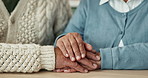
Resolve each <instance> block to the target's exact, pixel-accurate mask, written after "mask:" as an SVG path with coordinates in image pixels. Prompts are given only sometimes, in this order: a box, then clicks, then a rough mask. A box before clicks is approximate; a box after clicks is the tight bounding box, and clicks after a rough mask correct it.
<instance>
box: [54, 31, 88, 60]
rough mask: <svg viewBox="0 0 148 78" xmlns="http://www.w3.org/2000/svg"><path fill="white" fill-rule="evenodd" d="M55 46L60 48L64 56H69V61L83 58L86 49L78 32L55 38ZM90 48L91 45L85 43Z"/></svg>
mask: <svg viewBox="0 0 148 78" xmlns="http://www.w3.org/2000/svg"><path fill="white" fill-rule="evenodd" d="M56 45H57V47H59V48H60V50H61V51H62V53H63V55H64V56H65V57H70V59H71V61H76V60H80V59H81V58H85V56H86V50H85V45H87V43H84V41H83V40H82V37H81V35H80V34H78V33H68V34H67V35H65V36H63V37H61V38H60V39H59V40H57V44H56ZM87 46H88V47H89V49H91V47H90V46H91V45H87Z"/></svg>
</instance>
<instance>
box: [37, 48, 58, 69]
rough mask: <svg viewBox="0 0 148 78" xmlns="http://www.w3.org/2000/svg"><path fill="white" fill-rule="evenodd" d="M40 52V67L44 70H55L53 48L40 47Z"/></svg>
mask: <svg viewBox="0 0 148 78" xmlns="http://www.w3.org/2000/svg"><path fill="white" fill-rule="evenodd" d="M40 51H41V55H40V58H41V67H42V69H46V70H54V69H55V53H54V46H42V47H41V48H40Z"/></svg>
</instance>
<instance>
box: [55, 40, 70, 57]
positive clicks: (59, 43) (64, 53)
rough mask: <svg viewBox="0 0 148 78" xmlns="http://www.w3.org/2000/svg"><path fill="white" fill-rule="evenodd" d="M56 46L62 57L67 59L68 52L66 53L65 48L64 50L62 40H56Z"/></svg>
mask: <svg viewBox="0 0 148 78" xmlns="http://www.w3.org/2000/svg"><path fill="white" fill-rule="evenodd" d="M57 46H58V47H59V49H60V50H61V51H62V53H63V55H64V56H65V57H68V56H69V55H68V52H67V51H66V48H65V46H64V43H63V41H62V40H58V41H57Z"/></svg>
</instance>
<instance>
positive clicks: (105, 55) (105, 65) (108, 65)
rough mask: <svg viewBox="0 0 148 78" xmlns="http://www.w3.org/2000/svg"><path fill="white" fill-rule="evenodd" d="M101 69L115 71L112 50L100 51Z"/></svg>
mask: <svg viewBox="0 0 148 78" xmlns="http://www.w3.org/2000/svg"><path fill="white" fill-rule="evenodd" d="M100 53H101V69H111V70H112V69H113V58H112V50H111V48H106V49H100Z"/></svg>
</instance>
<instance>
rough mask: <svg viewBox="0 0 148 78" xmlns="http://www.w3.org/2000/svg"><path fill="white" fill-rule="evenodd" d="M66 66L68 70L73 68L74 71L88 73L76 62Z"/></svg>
mask: <svg viewBox="0 0 148 78" xmlns="http://www.w3.org/2000/svg"><path fill="white" fill-rule="evenodd" d="M68 64H69V65H68V66H69V67H70V68H73V69H75V70H76V71H79V72H81V73H87V72H88V70H87V69H85V68H84V67H82V66H80V65H79V64H78V63H77V62H71V63H68Z"/></svg>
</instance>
